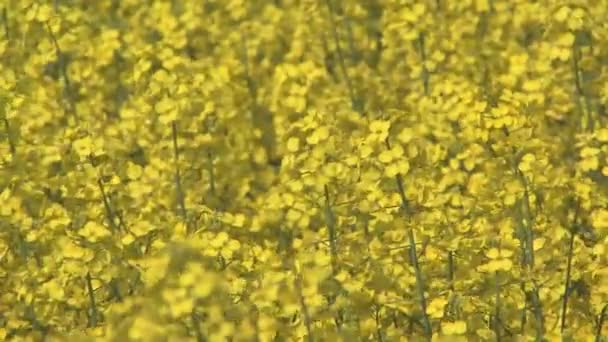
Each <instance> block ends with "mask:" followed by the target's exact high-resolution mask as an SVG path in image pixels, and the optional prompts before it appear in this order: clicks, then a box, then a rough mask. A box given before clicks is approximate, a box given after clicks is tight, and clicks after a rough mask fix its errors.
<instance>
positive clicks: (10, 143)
mask: <svg viewBox="0 0 608 342" xmlns="http://www.w3.org/2000/svg"><path fill="white" fill-rule="evenodd" d="M2 121H4V129H5V130H6V139H7V141H8V148H9V150H10V152H11V155H12V156H13V157H15V153H16V151H17V149H16V147H15V142H14V141H13V136H12V134H11V127H10V123H9V122H8V119H7V118H6V117H4V118H2Z"/></svg>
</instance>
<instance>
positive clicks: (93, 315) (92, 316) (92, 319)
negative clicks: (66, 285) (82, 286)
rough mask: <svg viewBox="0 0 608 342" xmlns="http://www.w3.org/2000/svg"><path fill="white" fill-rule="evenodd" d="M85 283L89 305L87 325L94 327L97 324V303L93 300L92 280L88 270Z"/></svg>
mask: <svg viewBox="0 0 608 342" xmlns="http://www.w3.org/2000/svg"><path fill="white" fill-rule="evenodd" d="M86 283H87V292H88V295H89V303H90V305H91V308H90V312H89V327H95V326H97V320H98V311H97V304H96V302H95V294H94V293H93V282H92V280H91V273H90V272H87V275H86Z"/></svg>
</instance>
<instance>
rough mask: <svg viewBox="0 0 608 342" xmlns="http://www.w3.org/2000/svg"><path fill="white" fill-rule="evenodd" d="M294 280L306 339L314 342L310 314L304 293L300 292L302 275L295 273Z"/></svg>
mask: <svg viewBox="0 0 608 342" xmlns="http://www.w3.org/2000/svg"><path fill="white" fill-rule="evenodd" d="M294 266H295V265H294ZM294 270H295V267H294ZM295 278H296V279H295V286H296V291H297V293H298V297H299V298H300V306H301V307H302V315H303V316H304V325H305V326H306V334H307V339H308V342H314V341H315V339H314V337H313V335H312V320H311V317H310V312H309V311H308V305H307V304H306V299H305V298H304V291H303V290H302V275H301V274H300V273H296V275H295Z"/></svg>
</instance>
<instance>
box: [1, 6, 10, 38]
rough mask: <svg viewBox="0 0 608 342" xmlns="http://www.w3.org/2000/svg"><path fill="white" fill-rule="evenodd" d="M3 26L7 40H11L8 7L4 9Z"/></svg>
mask: <svg viewBox="0 0 608 342" xmlns="http://www.w3.org/2000/svg"><path fill="white" fill-rule="evenodd" d="M2 24H3V26H4V37H5V38H6V40H7V41H8V40H10V36H11V35H10V29H9V26H8V10H7V9H6V7H3V8H2Z"/></svg>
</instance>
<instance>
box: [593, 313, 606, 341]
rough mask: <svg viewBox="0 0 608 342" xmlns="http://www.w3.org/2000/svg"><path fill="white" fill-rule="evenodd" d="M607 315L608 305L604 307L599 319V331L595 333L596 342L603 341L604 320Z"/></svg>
mask: <svg viewBox="0 0 608 342" xmlns="http://www.w3.org/2000/svg"><path fill="white" fill-rule="evenodd" d="M607 313H608V304H606V305H604V308H602V312H600V317H598V322H597V330H596V331H595V342H600V341H601V340H602V329H603V328H604V319H605V318H606V314H607Z"/></svg>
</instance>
